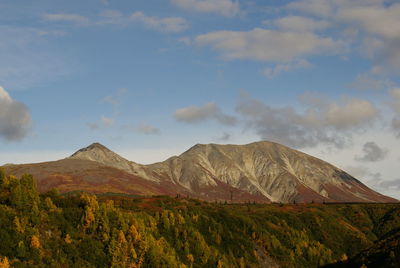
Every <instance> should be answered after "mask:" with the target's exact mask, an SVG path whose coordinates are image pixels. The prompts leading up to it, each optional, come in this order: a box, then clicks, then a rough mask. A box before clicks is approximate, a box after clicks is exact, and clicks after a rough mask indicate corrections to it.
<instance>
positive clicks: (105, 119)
mask: <svg viewBox="0 0 400 268" xmlns="http://www.w3.org/2000/svg"><path fill="white" fill-rule="evenodd" d="M100 120H101V122H102V123H103V125H104V126H106V127H111V126H112V125H113V124H114V119H113V118H111V117H106V116H104V115H102V116H101V117H100Z"/></svg>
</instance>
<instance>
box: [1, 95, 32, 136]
mask: <svg viewBox="0 0 400 268" xmlns="http://www.w3.org/2000/svg"><path fill="white" fill-rule="evenodd" d="M31 124H32V121H31V115H30V113H29V111H28V109H27V107H26V106H25V105H24V104H22V103H20V102H17V101H15V100H13V99H12V98H11V97H10V95H9V94H8V92H7V91H5V90H4V88H2V87H0V138H2V139H4V140H6V141H19V140H22V139H23V138H24V137H25V136H26V135H28V133H29V130H30V127H31Z"/></svg>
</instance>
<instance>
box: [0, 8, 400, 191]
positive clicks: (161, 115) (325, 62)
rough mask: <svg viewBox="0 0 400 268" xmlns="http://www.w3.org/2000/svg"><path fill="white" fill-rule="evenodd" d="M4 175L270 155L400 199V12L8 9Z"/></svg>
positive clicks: (1, 135) (3, 49) (0, 114)
mask: <svg viewBox="0 0 400 268" xmlns="http://www.w3.org/2000/svg"><path fill="white" fill-rule="evenodd" d="M0 36H1V41H0V59H1V64H0V87H1V88H0V146H1V148H2V149H1V151H0V164H5V163H10V162H13V163H26V162H39V161H45V160H55V159H59V158H63V157H66V156H68V155H69V154H71V153H73V152H74V151H75V150H77V149H79V148H80V147H83V146H86V145H88V144H90V143H92V142H95V141H98V142H101V143H103V144H104V145H106V146H108V147H109V148H111V149H113V150H114V151H116V152H118V153H121V154H122V155H123V156H125V157H127V158H129V159H130V160H133V161H136V162H139V163H151V162H154V161H162V160H164V159H165V158H167V157H168V156H171V155H174V154H180V153H181V152H183V151H184V150H186V149H187V148H189V147H190V146H192V145H193V144H195V143H235V144H244V143H249V142H253V141H257V140H271V141H276V142H279V143H282V144H285V145H287V146H290V147H292V148H296V149H299V150H301V151H304V152H307V153H310V154H312V155H315V156H317V157H320V158H322V159H324V160H327V161H329V162H331V163H333V164H335V165H337V166H339V167H340V168H343V169H345V170H346V171H348V172H350V173H351V174H353V175H354V176H356V177H357V178H359V179H360V180H362V181H363V182H364V183H366V184H367V185H368V186H370V187H372V188H374V189H376V190H379V191H381V192H383V193H386V194H389V195H392V196H395V197H397V198H400V177H399V175H398V172H397V166H398V165H399V161H400V153H398V150H396V148H398V146H399V143H400V140H399V137H400V87H399V82H400V81H399V71H398V70H400V68H399V67H400V52H399V50H398V47H399V45H400V4H398V3H396V1H384V0H351V1H345V0H300V1H261V0H260V1H256V0H254V1H252V0H248V1H240V0H239V1H235V0H164V1H157V0H154V1H141V0H136V1H127V0H126V1H124V0H88V1H73V0H71V1H58V0H57V1H55V0H51V1H50V0H48V1H44V0H38V1H34V2H32V1H22V0H21V1H11V0H3V1H1V3H0Z"/></svg>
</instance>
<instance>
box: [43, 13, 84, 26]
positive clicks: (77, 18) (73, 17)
mask: <svg viewBox="0 0 400 268" xmlns="http://www.w3.org/2000/svg"><path fill="white" fill-rule="evenodd" d="M44 18H45V19H46V20H49V21H64V22H72V23H76V24H88V23H89V22H90V20H89V19H88V18H87V17H85V16H82V15H78V14H67V13H57V14H45V15H44Z"/></svg>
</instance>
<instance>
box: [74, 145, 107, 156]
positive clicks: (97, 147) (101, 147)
mask: <svg viewBox="0 0 400 268" xmlns="http://www.w3.org/2000/svg"><path fill="white" fill-rule="evenodd" d="M91 151H103V152H112V151H111V150H110V149H108V148H107V147H105V146H104V145H103V144H101V143H98V142H94V143H92V144H90V145H89V146H87V147H85V148H82V149H79V150H78V151H76V152H75V153H74V154H73V155H71V157H76V156H78V155H80V154H82V153H85V152H91Z"/></svg>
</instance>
